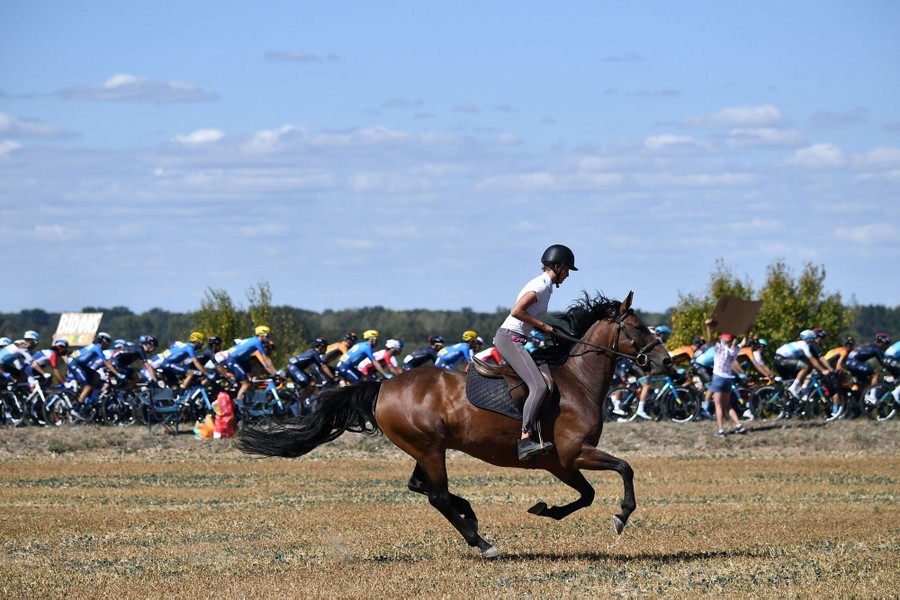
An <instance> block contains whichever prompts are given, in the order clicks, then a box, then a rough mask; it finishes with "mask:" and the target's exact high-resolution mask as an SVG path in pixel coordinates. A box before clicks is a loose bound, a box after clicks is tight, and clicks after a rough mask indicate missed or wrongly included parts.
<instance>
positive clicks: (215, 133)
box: [172, 129, 225, 146]
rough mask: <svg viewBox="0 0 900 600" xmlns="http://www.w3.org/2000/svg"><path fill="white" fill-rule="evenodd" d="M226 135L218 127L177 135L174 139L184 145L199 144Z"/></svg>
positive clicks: (214, 140) (210, 141) (217, 139)
mask: <svg viewBox="0 0 900 600" xmlns="http://www.w3.org/2000/svg"><path fill="white" fill-rule="evenodd" d="M224 137H225V134H224V133H223V132H221V131H219V130H218V129H198V130H197V131H195V132H193V133H189V134H187V135H176V136H175V137H173V138H172V141H173V142H176V143H178V144H182V145H184V146H198V145H201V144H211V143H213V142H218V141H219V140H221V139H222V138H224Z"/></svg>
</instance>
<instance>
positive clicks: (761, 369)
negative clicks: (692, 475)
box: [0, 323, 900, 419]
mask: <svg viewBox="0 0 900 600" xmlns="http://www.w3.org/2000/svg"><path fill="white" fill-rule="evenodd" d="M654 332H655V334H656V336H657V338H658V339H659V341H660V343H661V344H662V345H663V346H665V344H666V343H667V342H668V340H669V338H670V336H671V335H672V331H671V329H670V328H669V327H667V326H666V325H659V326H657V327H655V328H654ZM706 334H707V339H709V340H712V341H707V339H704V338H702V337H700V336H694V338H693V339H692V341H691V343H690V344H687V345H685V346H682V347H679V348H676V349H674V350H671V351H670V355H671V356H672V358H673V359H674V361H675V364H676V365H679V364H680V365H685V366H687V365H689V366H690V370H691V372H692V374H693V375H695V376H696V377H697V378H698V379H699V380H700V382H701V383H702V384H703V386H704V387H705V389H706V397H705V399H704V403H703V410H702V411H701V415H702V416H703V417H705V418H713V410H712V406H713V402H712V401H711V400H712V394H713V392H712V391H711V389H712V388H711V387H710V384H711V383H712V381H713V378H714V367H715V356H716V341H717V339H718V340H719V341H721V338H722V336H721V335H720V336H718V338H717V339H713V336H712V332H711V330H710V327H709V323H707V332H706ZM723 335H725V336H727V334H723ZM826 336H827V332H826V331H825V330H823V329H821V328H814V329H805V330H803V331H801V332H800V335H799V337H798V339H797V340H794V341H792V342H789V343H787V344H784V345H782V346H781V347H779V348H777V349H776V350H775V352H774V355H773V357H772V368H770V367H769V365H768V364H767V362H766V353H767V350H768V349H769V343H768V342H767V341H766V340H765V339H763V338H755V337H751V336H747V337H746V338H745V339H744V340H742V343H741V344H740V346H737V347H736V356H735V358H734V360H733V364H732V365H731V367H732V369H733V372H734V373H735V374H736V375H738V376H739V377H742V376H744V375H745V373H746V372H754V371H755V372H756V373H758V374H759V375H760V376H762V377H765V378H768V379H775V378H776V377H780V378H781V379H782V380H783V381H784V382H785V384H787V382H791V383H790V384H789V385H787V390H788V391H789V392H790V393H791V394H792V395H793V396H795V397H799V396H800V395H801V388H802V387H803V386H804V383H805V382H806V381H807V378H808V376H809V375H810V374H811V373H812V372H813V371H816V372H819V373H821V374H822V375H825V376H831V375H835V374H840V375H842V376H843V377H845V378H848V379H850V380H851V385H856V386H857V387H858V388H859V389H862V388H864V387H866V386H868V385H871V384H874V383H875V381H876V380H877V377H878V373H877V372H876V370H875V368H874V366H873V364H872V363H873V362H877V363H879V364H880V365H881V367H882V370H885V371H887V372H889V373H891V374H893V375H900V342H895V343H893V345H892V344H891V338H890V336H889V335H887V334H885V333H878V334H876V335H875V336H874V339H873V340H872V341H871V342H868V343H865V344H862V345H859V346H857V345H856V344H855V342H854V340H853V338H850V337H847V338H845V339H844V340H842V342H841V344H840V345H838V346H837V347H835V348H832V349H830V350H828V351H827V352H826V351H823V348H822V343H823V342H824V340H825V338H826ZM380 337H381V334H380V333H379V331H377V330H375V329H368V330H365V331H364V332H363V334H362V340H359V338H358V336H357V335H356V333H354V332H347V333H346V335H345V336H344V337H343V339H342V340H340V341H339V342H336V343H334V344H329V342H328V340H327V339H325V338H324V337H316V338H315V339H314V340H313V343H312V347H311V348H310V349H308V350H306V351H304V352H301V353H299V354H297V355H295V356H291V357H290V358H289V359H288V360H287V363H286V365H285V368H284V369H283V370H282V371H278V370H277V369H276V367H275V365H274V364H273V362H272V359H271V354H272V351H273V350H274V349H275V344H274V341H273V339H272V335H271V330H270V329H269V327H268V326H266V325H260V326H258V327H256V328H255V329H254V331H253V335H252V336H250V337H247V338H245V339H236V340H234V343H233V345H231V346H230V347H228V348H225V347H224V344H223V340H222V339H221V337H219V336H217V335H209V336H206V335H204V334H203V333H201V332H199V331H194V332H192V333H191V334H190V336H189V337H188V339H187V340H186V341H181V340H176V341H173V342H172V343H171V344H170V345H169V346H168V347H166V348H165V349H163V350H160V345H159V340H158V339H157V338H156V337H155V336H153V335H149V334H147V335H142V336H140V337H139V338H138V339H137V340H136V341H128V340H124V339H115V340H114V339H112V338H111V336H110V335H109V334H107V333H105V332H100V333H98V334H96V336H95V337H94V340H93V342H91V343H90V344H88V345H86V346H83V347H81V348H79V349H75V350H73V349H71V348H70V346H69V342H68V341H67V340H66V339H57V340H54V341H53V343H52V345H51V346H50V347H49V348H46V349H43V350H37V346H38V344H39V342H40V336H39V335H38V333H37V332H36V331H32V330H29V331H26V332H25V334H24V335H23V336H22V338H20V339H16V340H10V339H9V338H0V376H2V377H4V378H9V380H10V381H15V382H26V381H27V382H29V383H30V384H32V385H34V384H36V383H42V382H44V381H50V380H51V379H56V380H57V381H59V382H60V383H63V382H68V385H69V386H71V387H73V388H74V387H77V388H78V389H79V392H78V399H77V401H76V403H75V408H76V410H77V408H78V407H79V406H81V405H83V404H84V403H85V402H86V401H89V398H90V397H91V394H92V393H95V391H96V390H97V387H98V386H99V385H100V384H101V382H102V381H104V379H105V378H108V379H109V380H110V381H112V382H113V383H115V384H117V385H121V386H124V387H125V388H126V389H133V387H134V386H136V385H138V384H140V383H143V384H146V385H151V386H159V387H169V388H172V389H181V390H184V389H187V388H189V387H190V386H192V385H195V384H196V383H197V382H200V383H203V384H206V383H209V382H215V381H218V382H220V383H221V382H227V383H229V384H231V385H232V386H233V387H234V388H236V399H237V400H238V401H241V400H242V399H243V397H244V396H245V395H246V394H247V392H248V391H249V390H250V389H251V387H252V386H253V384H254V377H256V376H260V377H264V378H275V379H276V380H277V381H279V383H280V382H281V381H286V380H290V381H291V382H292V384H293V387H294V389H295V390H296V391H298V392H300V393H302V394H306V395H309V394H312V393H313V392H314V391H315V390H316V388H317V387H322V386H326V385H329V384H338V383H339V384H343V385H352V384H355V383H358V382H360V381H363V380H366V379H382V378H384V379H389V378H392V377H394V376H396V375H399V374H401V373H403V372H404V371H409V370H410V369H414V368H417V367H421V366H423V365H434V366H436V367H439V368H444V369H449V370H465V369H466V368H468V365H469V363H470V362H471V361H472V359H473V357H477V358H479V359H481V360H482V361H484V362H486V363H494V364H500V363H503V362H505V361H504V359H503V358H502V357H501V355H500V353H499V352H498V350H497V348H495V347H489V348H484V341H483V340H482V338H481V337H480V336H479V335H478V333H477V332H475V331H473V330H467V331H465V332H463V334H462V336H461V339H460V341H459V342H457V343H454V344H450V345H446V344H445V342H444V339H443V338H442V337H441V336H439V335H432V336H430V337H429V338H428V340H427V344H426V345H424V346H422V347H419V348H416V349H414V350H412V351H411V352H409V353H407V354H406V355H405V356H403V355H402V351H403V349H404V342H403V341H402V340H399V339H394V338H391V339H388V340H387V341H386V342H385V344H384V347H383V348H380V349H379V348H378V346H379V339H380ZM544 342H545V338H544V335H543V334H542V333H541V332H540V331H539V330H537V329H533V330H531V331H530V332H529V334H528V336H527V342H526V343H525V346H524V350H525V351H526V352H528V353H531V352H533V351H534V350H535V349H536V348H539V347H541V346H542V345H543V344H544ZM725 342H726V343H729V344H731V345H734V341H733V339H732V338H731V337H730V336H728V339H727V340H725ZM401 356H402V358H401ZM64 365H65V374H64V373H63V369H62V367H63V366H64ZM632 376H633V377H634V378H635V379H636V380H637V382H638V384H639V386H640V400H639V403H638V407H637V411H636V413H635V414H636V417H637V418H640V419H650V418H651V416H650V415H649V414H648V413H647V411H646V402H647V399H648V397H649V396H650V394H651V392H652V388H653V386H652V383H651V378H650V373H649V372H647V371H645V370H644V369H642V368H641V367H638V366H637V365H636V364H634V362H633V361H629V360H627V359H619V360H618V362H617V365H616V378H617V379H618V380H621V381H624V380H626V379H627V378H629V377H632ZM894 394H895V399H896V400H897V401H898V403H900V398H898V397H897V395H900V387H898V388H897V389H896V390H895V391H894ZM612 401H613V409H612V410H613V413H614V414H617V415H621V416H624V415H625V413H624V411H622V409H621V407H620V404H619V402H618V401H617V399H616V398H613V399H612ZM838 409H839V407H838V404H837V400H835V405H834V408H833V410H834V411H835V412H836V411H838Z"/></svg>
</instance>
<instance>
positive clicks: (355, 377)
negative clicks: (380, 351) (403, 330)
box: [337, 329, 388, 384]
mask: <svg viewBox="0 0 900 600" xmlns="http://www.w3.org/2000/svg"><path fill="white" fill-rule="evenodd" d="M379 335H380V334H379V333H378V331H377V330H375V329H367V330H366V331H364V332H363V341H362V342H357V343H356V344H354V345H353V347H352V348H350V349H349V350H348V351H347V352H345V353H344V354H343V355H342V356H341V358H340V360H338V364H337V372H338V374H339V375H340V376H341V377H343V378H344V380H345V381H346V382H347V383H351V384H352V383H359V382H360V381H362V380H363V379H371V378H370V377H366V376H365V375H363V374H362V372H360V370H359V368H358V366H357V365H359V363H361V362H362V360H363V359H364V358H368V359H369V360H370V361H372V364H373V365H374V367H375V370H376V371H378V372H379V373H381V376H382V377H385V378H386V377H387V375H388V373H387V371H385V370H384V367H382V366H381V364H380V363H378V362H376V361H375V353H374V352H373V351H372V348H374V347H375V346H377V345H378V336H379Z"/></svg>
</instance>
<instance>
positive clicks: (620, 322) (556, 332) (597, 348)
mask: <svg viewBox="0 0 900 600" xmlns="http://www.w3.org/2000/svg"><path fill="white" fill-rule="evenodd" d="M633 314H634V310H633V309H631V308H629V309H628V310H626V311H625V312H623V313H622V314H620V315H619V316H618V317H616V335H615V337H613V343H612V348H610V347H609V346H603V345H599V344H592V343H590V342H585V341H584V340H579V339H578V338H576V337H573V336H572V335H570V334H569V333H567V332H565V331H562V330H561V329H558V328H556V327H554V328H553V336H554V337H558V338H560V339H564V340H567V341H569V342H574V343H576V344H581V345H583V346H587V347H588V350H585V351H583V352H579V353H577V354H569V357H570V358H572V357H575V356H583V355H585V354H589V353H591V352H597V353H599V354H607V353H608V354H612V355H613V356H621V357H623V358H627V359H628V360H633V361H634V362H635V363H636V364H637V366H639V367H646V366H647V365H648V364H650V351H651V350H653V349H654V348H656V347H657V346H659V345H660V344H661V343H662V342H661V341H660V339H659V338H658V337H655V336H654V338H653V341H652V342H650V343H649V344H647V345H646V346H643V347H641V346H640V344H638V343H637V340H635V339H634V338H633V337H631V334H630V333H628V330H627V329H625V319H627V318H628V317H630V316H631V315H633ZM620 334H624V335H625V339H626V340H628V341H629V342H631V345H632V346H634V349H635V351H636V352H637V355H636V356H632V355H630V354H625V353H624V352H619V335H620Z"/></svg>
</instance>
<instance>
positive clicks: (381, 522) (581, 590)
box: [0, 422, 900, 599]
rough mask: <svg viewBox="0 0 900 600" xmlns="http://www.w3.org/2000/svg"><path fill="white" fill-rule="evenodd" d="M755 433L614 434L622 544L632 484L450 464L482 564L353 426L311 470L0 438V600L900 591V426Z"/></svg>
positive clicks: (177, 444)
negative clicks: (549, 507)
mask: <svg viewBox="0 0 900 600" xmlns="http://www.w3.org/2000/svg"><path fill="white" fill-rule="evenodd" d="M792 425H795V426H791V427H787V428H783V427H781V426H780V425H779V426H774V425H769V424H763V423H756V424H751V425H750V426H751V428H752V429H751V432H750V433H749V434H748V435H746V436H728V437H727V438H725V439H724V440H721V439H713V438H712V437H711V436H710V432H711V427H710V425H709V424H688V425H675V424H666V423H643V424H637V423H635V424H624V425H619V424H611V425H608V426H607V430H606V432H605V433H604V437H603V440H602V441H601V446H602V447H603V448H604V449H607V450H609V451H610V452H612V453H614V454H618V455H620V456H622V457H623V458H626V459H627V460H629V462H630V463H631V464H632V466H633V467H634V470H635V473H636V476H635V486H636V491H637V501H638V509H637V511H636V512H635V514H634V515H633V517H632V519H631V521H630V522H629V524H628V527H627V528H626V529H625V532H624V534H623V535H622V536H621V537H619V538H617V536H616V535H615V533H614V531H613V528H612V524H611V516H612V514H613V513H615V512H616V511H617V507H618V503H619V501H620V498H621V494H622V484H621V480H620V479H619V477H618V476H617V475H615V474H614V473H602V474H600V473H589V474H588V478H589V479H590V480H591V482H592V483H594V486H595V488H596V489H597V492H598V493H597V500H596V501H595V503H594V505H593V506H591V507H589V508H587V509H584V510H581V511H579V512H576V513H574V514H573V515H571V516H570V517H568V518H566V519H564V520H562V521H559V522H556V521H551V520H548V519H543V518H540V517H536V516H533V515H530V514H528V513H527V512H526V510H527V509H528V507H530V506H531V505H532V504H534V503H535V502H536V501H538V500H545V501H547V502H548V503H549V504H562V503H566V502H569V501H571V500H572V499H574V492H573V491H572V490H570V489H568V488H567V487H565V486H564V485H562V484H561V483H558V482H557V481H556V480H554V479H553V478H552V477H550V476H549V475H547V474H545V473H543V472H539V471H525V470H501V469H497V468H494V467H491V466H488V465H486V464H484V463H480V462H477V461H475V460H472V459H470V458H468V457H466V456H464V455H461V454H453V455H452V456H451V458H450V461H449V462H450V464H449V468H450V477H451V486H452V491H454V492H456V493H458V494H460V495H462V496H464V497H466V498H468V499H469V500H470V501H471V503H472V505H473V507H474V509H475V511H476V512H477V513H478V516H479V519H480V522H481V531H482V533H483V535H484V536H485V538H486V539H488V540H489V541H491V542H493V543H494V544H495V545H496V546H497V547H498V548H499V549H500V551H501V555H500V557H499V558H497V559H493V560H483V559H481V558H480V557H479V554H478V552H477V551H476V550H474V549H471V548H469V547H468V546H466V544H465V543H464V542H463V540H462V538H461V537H460V536H459V535H458V534H457V533H456V531H455V530H453V529H452V528H451V526H450V525H449V524H448V523H447V522H446V521H445V520H444V518H443V517H441V516H440V515H439V514H438V513H437V512H436V511H435V510H434V509H432V508H431V507H430V506H429V505H428V502H427V500H426V499H425V498H424V497H423V496H420V495H416V494H412V493H410V492H407V491H406V488H405V483H406V480H407V479H408V477H409V474H410V473H411V471H412V467H413V464H412V462H411V460H410V459H409V458H408V457H406V456H405V455H403V454H402V453H400V452H399V451H397V450H396V449H395V448H394V447H393V446H391V445H390V443H389V442H387V441H386V440H384V439H383V438H366V437H362V436H358V435H353V434H347V435H345V436H344V437H342V438H340V439H339V440H337V441H336V442H334V443H332V444H330V445H328V446H325V447H322V448H320V449H318V450H316V451H315V452H313V453H312V454H311V455H309V456H307V457H304V458H301V459H295V460H287V459H270V458H254V457H247V456H244V455H242V454H240V453H238V452H237V451H235V450H234V449H233V448H231V446H230V442H228V441H221V440H204V441H200V440H196V439H194V437H193V436H192V435H182V436H178V437H177V438H174V437H172V436H169V435H165V434H154V435H148V433H147V431H146V430H145V429H141V428H137V427H134V428H128V429H115V428H98V427H72V428H69V427H65V428H60V429H55V430H51V429H38V428H18V429H13V428H9V427H5V428H0V543H2V547H0V597H2V598H29V599H34V598H63V597H66V598H81V597H91V598H122V597H135V598H136V597H140V598H146V597H150V598H161V597H179V598H181V597H183V598H206V597H213V596H215V597H226V598H245V597H246V598H261V597H265V598H272V597H288V598H295V597H296V598H318V597H326V598H331V597H333V598H386V597H387V598H397V597H421V596H424V597H445V598H469V597H488V598H490V597H500V598H513V597H515V598H524V597H535V598H563V597H566V598H568V597H579V598H597V597H613V596H616V597H637V596H665V597H676V598H678V597H696V596H721V595H726V596H742V597H744V596H756V597H806V598H820V597H866V598H879V597H883V598H889V597H891V598H896V597H897V596H898V593H900V592H898V590H900V566H898V565H900V503H898V498H900V451H898V449H900V448H898V446H900V444H898V439H900V435H898V434H900V423H897V422H889V423H885V424H880V425H874V424H872V423H868V422H840V423H835V424H830V425H827V426H796V425H797V424H792Z"/></svg>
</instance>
